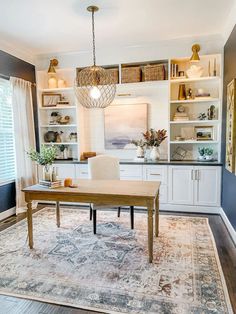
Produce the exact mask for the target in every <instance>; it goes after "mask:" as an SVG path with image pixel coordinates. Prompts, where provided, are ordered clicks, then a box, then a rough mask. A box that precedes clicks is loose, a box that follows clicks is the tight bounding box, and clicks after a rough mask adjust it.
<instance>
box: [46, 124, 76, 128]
mask: <svg viewBox="0 0 236 314" xmlns="http://www.w3.org/2000/svg"><path fill="white" fill-rule="evenodd" d="M74 127H77V125H76V124H43V125H40V128H74Z"/></svg>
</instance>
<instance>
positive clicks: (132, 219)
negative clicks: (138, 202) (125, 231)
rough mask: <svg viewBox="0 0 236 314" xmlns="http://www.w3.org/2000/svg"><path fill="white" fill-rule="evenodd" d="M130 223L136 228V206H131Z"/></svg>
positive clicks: (132, 227)
mask: <svg viewBox="0 0 236 314" xmlns="http://www.w3.org/2000/svg"><path fill="white" fill-rule="evenodd" d="M130 225H131V229H134V206H130Z"/></svg>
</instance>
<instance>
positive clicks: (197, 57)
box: [190, 44, 201, 62]
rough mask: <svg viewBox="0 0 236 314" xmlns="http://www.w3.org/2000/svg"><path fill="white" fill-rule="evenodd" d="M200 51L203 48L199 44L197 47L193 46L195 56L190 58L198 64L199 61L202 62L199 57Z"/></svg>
mask: <svg viewBox="0 0 236 314" xmlns="http://www.w3.org/2000/svg"><path fill="white" fill-rule="evenodd" d="M200 49H201V47H200V45H198V44H195V45H193V46H192V52H193V54H192V56H191V58H190V61H191V62H198V61H200V57H199V54H198V53H199V51H200Z"/></svg>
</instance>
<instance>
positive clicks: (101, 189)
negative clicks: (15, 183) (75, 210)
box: [22, 179, 160, 263]
mask: <svg viewBox="0 0 236 314" xmlns="http://www.w3.org/2000/svg"><path fill="white" fill-rule="evenodd" d="M76 183H77V185H78V187H76V188H70V187H59V188H55V189H50V188H47V187H43V186H40V185H38V184H36V185H32V186H29V187H27V188H25V189H23V190H22V191H23V192H24V193H25V200H26V203H27V222H28V236H29V247H30V249H33V215H32V201H55V202H56V221H57V226H58V227H60V202H73V203H77V202H78V203H95V204H104V205H111V207H112V206H114V205H116V206H117V204H119V206H140V207H146V208H147V234H148V254H149V262H150V263H152V260H153V212H155V236H156V237H157V236H158V232H159V189H160V182H157V181H122V180H91V179H81V180H77V181H76ZM91 232H92V229H91Z"/></svg>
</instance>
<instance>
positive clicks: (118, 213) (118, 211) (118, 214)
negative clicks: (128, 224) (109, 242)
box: [117, 207, 120, 217]
mask: <svg viewBox="0 0 236 314" xmlns="http://www.w3.org/2000/svg"><path fill="white" fill-rule="evenodd" d="M117 217H120V207H118V210H117Z"/></svg>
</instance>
